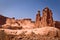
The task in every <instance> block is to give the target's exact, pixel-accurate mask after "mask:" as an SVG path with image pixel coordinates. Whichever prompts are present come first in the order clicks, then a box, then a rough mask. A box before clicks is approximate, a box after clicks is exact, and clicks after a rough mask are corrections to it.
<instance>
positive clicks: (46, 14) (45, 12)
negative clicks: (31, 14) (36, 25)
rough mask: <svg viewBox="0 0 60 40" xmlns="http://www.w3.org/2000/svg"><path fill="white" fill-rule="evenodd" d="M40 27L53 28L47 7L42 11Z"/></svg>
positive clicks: (50, 12)
mask: <svg viewBox="0 0 60 40" xmlns="http://www.w3.org/2000/svg"><path fill="white" fill-rule="evenodd" d="M42 25H43V26H53V17H52V11H51V10H50V9H49V8H48V7H46V8H44V9H43V14H42Z"/></svg>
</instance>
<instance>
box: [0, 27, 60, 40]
mask: <svg viewBox="0 0 60 40" xmlns="http://www.w3.org/2000/svg"><path fill="white" fill-rule="evenodd" d="M0 40H60V29H57V28H54V27H44V28H35V29H21V30H11V29H0Z"/></svg>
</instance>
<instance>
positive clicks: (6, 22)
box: [0, 7, 60, 29]
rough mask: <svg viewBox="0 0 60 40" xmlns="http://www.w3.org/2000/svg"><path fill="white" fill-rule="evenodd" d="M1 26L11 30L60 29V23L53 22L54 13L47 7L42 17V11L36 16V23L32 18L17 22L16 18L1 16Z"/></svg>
mask: <svg viewBox="0 0 60 40" xmlns="http://www.w3.org/2000/svg"><path fill="white" fill-rule="evenodd" d="M0 26H2V28H9V29H20V28H24V29H26V28H38V27H40V28H41V27H46V26H49V27H57V28H60V22H59V21H54V20H53V13H52V11H51V10H50V9H49V8H48V7H46V8H44V9H43V11H42V16H41V15H40V11H38V13H37V14H36V21H32V20H31V19H30V18H25V19H18V20H17V19H15V18H9V17H5V16H2V15H0Z"/></svg>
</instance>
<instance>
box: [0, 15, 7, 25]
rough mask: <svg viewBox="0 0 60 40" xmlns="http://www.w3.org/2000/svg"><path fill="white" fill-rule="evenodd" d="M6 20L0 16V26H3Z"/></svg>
mask: <svg viewBox="0 0 60 40" xmlns="http://www.w3.org/2000/svg"><path fill="white" fill-rule="evenodd" d="M6 18H7V17H5V16H2V15H0V25H3V24H5V23H6Z"/></svg>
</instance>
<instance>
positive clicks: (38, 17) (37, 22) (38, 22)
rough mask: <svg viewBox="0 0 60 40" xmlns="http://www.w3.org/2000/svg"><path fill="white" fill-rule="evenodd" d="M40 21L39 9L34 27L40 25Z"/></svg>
mask: <svg viewBox="0 0 60 40" xmlns="http://www.w3.org/2000/svg"><path fill="white" fill-rule="evenodd" d="M40 22H41V16H40V11H38V13H37V14H36V23H35V24H36V27H40Z"/></svg>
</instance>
